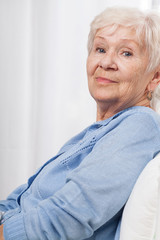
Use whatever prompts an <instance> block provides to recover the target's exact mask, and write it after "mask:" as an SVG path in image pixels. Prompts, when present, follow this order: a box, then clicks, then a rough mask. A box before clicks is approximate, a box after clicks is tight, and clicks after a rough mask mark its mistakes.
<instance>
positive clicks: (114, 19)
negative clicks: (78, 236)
mask: <svg viewBox="0 0 160 240" xmlns="http://www.w3.org/2000/svg"><path fill="white" fill-rule="evenodd" d="M107 26H113V27H114V28H115V30H116V29H117V28H118V27H119V26H123V27H128V28H131V29H135V32H136V35H137V39H138V41H139V44H140V45H142V44H144V45H145V48H146V50H147V53H148V56H149V62H148V67H147V69H146V71H147V72H151V71H153V70H154V69H156V68H157V67H158V66H160V13H159V12H158V11H155V10H147V11H144V12H143V11H141V10H139V9H136V8H126V7H111V8H107V9H105V10H104V11H103V12H102V13H100V14H99V15H97V16H96V17H95V18H94V20H93V21H92V23H91V25H90V32H89V36H88V54H90V51H91V49H92V46H93V41H94V37H95V35H96V32H97V31H98V29H100V28H103V27H107ZM158 96H160V87H157V89H156V91H155V93H154V95H153V100H152V101H151V105H152V106H153V108H154V109H155V108H157V100H158V102H160V97H158ZM157 97H158V98H157ZM156 99H157V100H156ZM159 107H160V105H159V106H158V108H159Z"/></svg>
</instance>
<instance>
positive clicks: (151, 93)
mask: <svg viewBox="0 0 160 240" xmlns="http://www.w3.org/2000/svg"><path fill="white" fill-rule="evenodd" d="M152 96H153V92H152V91H149V92H148V93H147V99H148V100H149V101H151V100H152Z"/></svg>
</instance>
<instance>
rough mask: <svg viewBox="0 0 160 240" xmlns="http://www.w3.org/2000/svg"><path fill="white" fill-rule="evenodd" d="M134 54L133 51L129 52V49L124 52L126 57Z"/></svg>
mask: <svg viewBox="0 0 160 240" xmlns="http://www.w3.org/2000/svg"><path fill="white" fill-rule="evenodd" d="M132 55H133V54H132V53H131V52H128V51H125V52H123V56H125V57H130V56H132Z"/></svg>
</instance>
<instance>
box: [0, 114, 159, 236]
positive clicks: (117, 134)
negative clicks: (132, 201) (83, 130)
mask: <svg viewBox="0 0 160 240" xmlns="http://www.w3.org/2000/svg"><path fill="white" fill-rule="evenodd" d="M144 123H145V124H144ZM159 142H160V137H159V130H158V129H157V127H156V124H155V122H154V121H153V119H152V117H150V116H149V115H147V114H146V115H145V114H134V115H133V116H129V117H128V118H126V119H124V120H123V121H122V122H120V123H119V124H118V125H117V126H116V128H113V130H112V131H110V132H109V133H108V134H107V135H105V136H104V137H103V138H102V139H101V140H100V141H98V143H97V144H96V145H95V147H94V148H93V150H92V152H91V153H90V154H89V155H88V156H87V157H86V158H85V159H84V161H83V162H82V163H81V164H80V166H79V167H78V168H77V169H75V170H74V171H72V172H71V174H69V175H68V179H67V182H66V184H65V186H64V187H63V188H62V189H60V190H59V191H58V192H56V194H55V195H54V196H52V197H50V198H48V199H46V200H42V201H41V202H40V203H39V204H38V205H37V207H36V208H33V209H31V210H30V211H28V212H20V213H17V214H16V215H14V216H13V217H11V218H10V219H8V220H7V221H6V222H5V223H4V236H5V239H6V240H7V239H10V240H12V239H13V240H21V239H23V240H25V239H26V240H28V239H29V240H36V239H54V240H59V239H64V240H65V239H74V240H77V239H85V238H89V237H90V236H92V234H93V233H94V231H96V230H97V229H98V228H100V227H101V226H102V225H103V224H105V223H106V222H107V221H109V220H110V219H111V218H112V217H113V216H115V215H116V214H117V213H118V212H119V211H120V210H121V209H122V208H123V206H124V204H125V203H126V201H127V199H128V197H129V195H130V193H131V191H132V188H133V186H134V184H135V181H136V179H137V177H138V176H139V174H140V172H141V171H142V170H143V168H144V167H145V165H146V164H147V163H148V162H149V161H150V160H151V159H152V158H153V157H154V154H155V153H156V152H157V151H159Z"/></svg>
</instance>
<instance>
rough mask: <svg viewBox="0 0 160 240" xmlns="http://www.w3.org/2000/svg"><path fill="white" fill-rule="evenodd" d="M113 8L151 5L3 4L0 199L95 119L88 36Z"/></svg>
mask: <svg viewBox="0 0 160 240" xmlns="http://www.w3.org/2000/svg"><path fill="white" fill-rule="evenodd" d="M113 5H123V6H130V7H139V8H150V7H151V0H134V1H126V0H114V1H112V0H0V83H1V87H0V111H1V116H0V182H1V185H0V199H3V198H5V197H6V196H7V195H8V194H9V193H10V192H11V191H12V190H13V189H14V188H15V187H16V186H18V185H19V184H22V183H24V182H26V181H27V178H28V177H29V176H30V175H31V174H32V173H33V172H34V171H35V170H36V168H38V167H39V166H40V165H41V164H43V163H44V162H45V161H47V160H48V159H49V158H51V157H52V156H53V155H55V154H56V152H57V151H58V150H59V148H60V147H61V146H62V145H63V144H64V143H65V141H66V140H68V139H69V138H70V137H72V136H73V135H75V134H76V133H78V132H79V131H81V130H82V129H83V128H84V127H86V126H87V125H89V124H91V123H92V122H94V121H95V117H96V106H95V103H94V101H93V100H92V99H91V97H90V96H89V92H88V89H87V78H86V58H87V48H86V45H87V36H88V31H89V24H90V22H91V20H92V19H93V17H94V16H95V15H97V14H98V13H99V12H100V11H102V10H103V9H104V8H106V7H107V6H113Z"/></svg>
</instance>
